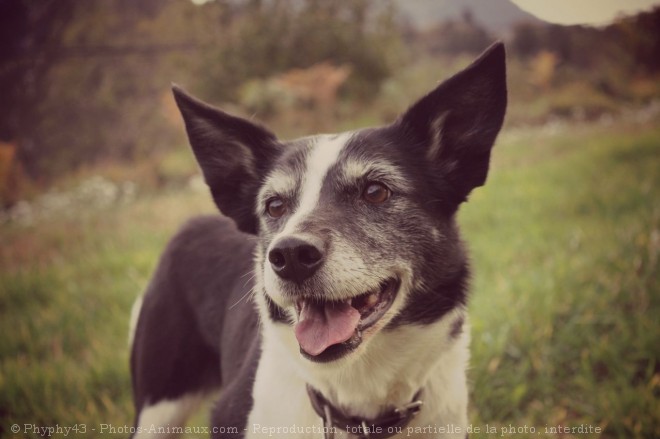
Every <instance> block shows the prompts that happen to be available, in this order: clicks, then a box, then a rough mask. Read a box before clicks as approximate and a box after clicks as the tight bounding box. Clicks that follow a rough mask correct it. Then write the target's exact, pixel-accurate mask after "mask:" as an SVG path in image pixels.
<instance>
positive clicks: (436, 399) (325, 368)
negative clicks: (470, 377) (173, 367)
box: [246, 309, 469, 439]
mask: <svg viewBox="0 0 660 439" xmlns="http://www.w3.org/2000/svg"><path fill="white" fill-rule="evenodd" d="M459 317H462V318H466V317H465V316H464V311H463V310H462V309H457V310H455V311H453V312H451V313H449V314H447V315H446V316H444V317H443V318H442V319H441V320H440V321H438V322H436V323H434V324H432V325H424V326H417V325H412V326H408V327H402V328H399V329H396V330H394V331H389V332H387V333H382V334H379V335H378V336H377V337H374V339H373V340H372V342H371V343H370V345H369V346H368V349H367V350H366V351H365V352H362V353H356V354H357V355H356V354H353V355H351V357H349V358H347V359H345V360H341V361H338V362H333V363H329V364H315V363H312V362H310V361H309V360H306V359H304V358H303V357H302V356H301V355H300V353H299V351H298V349H299V348H298V343H297V342H296V340H295V337H294V335H293V331H292V330H291V328H290V327H287V326H285V325H282V324H273V323H272V322H269V321H268V322H264V325H263V327H262V331H263V334H262V336H263V351H262V357H261V359H260V362H259V367H258V369H257V375H256V380H255V384H254V389H253V401H254V404H253V409H252V411H251V413H250V416H249V419H248V425H247V426H246V427H247V432H246V433H247V434H246V437H247V438H256V437H281V438H323V434H322V426H323V423H322V421H321V419H320V418H319V417H318V415H317V414H316V413H315V412H314V410H313V408H312V406H311V403H310V401H309V398H308V395H307V391H306V385H307V384H310V385H312V386H313V387H314V388H316V389H318V390H319V391H321V392H322V393H323V395H324V396H325V397H326V398H328V399H330V400H332V401H333V403H334V404H336V405H338V406H340V407H342V408H343V409H344V410H347V411H348V412H349V413H351V414H352V415H359V416H363V417H367V418H371V417H374V416H376V415H377V414H378V411H379V410H381V408H382V407H383V404H384V403H389V404H393V405H397V406H398V405H403V404H405V403H407V402H409V401H410V400H411V399H412V398H413V396H414V394H415V393H416V392H417V391H418V390H419V389H420V388H422V389H423V393H422V396H421V399H422V400H423V402H424V405H423V408H422V410H421V412H420V413H419V414H418V415H417V417H415V418H414V419H413V420H412V421H411V422H410V424H408V425H407V426H406V427H404V428H403V430H402V432H401V434H399V435H398V436H396V437H415V438H454V437H456V438H464V437H465V432H466V430H465V429H466V427H467V399H468V398H467V384H466V377H465V370H466V367H467V362H468V355H469V353H468V344H469V328H468V323H467V322H465V324H464V326H463V331H462V333H461V335H459V336H458V337H457V338H451V337H450V335H449V334H450V333H451V326H452V323H453V322H455V321H456V319H457V318H459ZM352 357H356V358H352ZM447 431H451V432H452V433H450V434H448V433H447ZM337 433H338V434H337V435H336V436H335V437H336V438H337V439H339V438H342V437H354V436H348V435H346V434H344V432H343V431H342V430H337Z"/></svg>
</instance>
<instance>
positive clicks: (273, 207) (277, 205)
mask: <svg viewBox="0 0 660 439" xmlns="http://www.w3.org/2000/svg"><path fill="white" fill-rule="evenodd" d="M266 212H267V213H268V215H269V216H270V217H271V218H280V217H281V216H282V215H284V212H286V204H284V201H282V199H281V198H278V197H274V198H271V199H270V200H268V201H266Z"/></svg>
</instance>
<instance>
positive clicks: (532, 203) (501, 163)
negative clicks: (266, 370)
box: [0, 120, 660, 438]
mask: <svg viewBox="0 0 660 439" xmlns="http://www.w3.org/2000/svg"><path fill="white" fill-rule="evenodd" d="M658 122H659V121H658V120H655V121H652V122H651V123H647V124H633V123H616V124H614V125H612V126H608V127H606V126H600V125H591V126H587V127H578V126H574V125H571V126H566V127H560V128H559V129H558V130H555V131H551V130H548V129H541V128H537V129H531V128H530V129H525V130H515V131H514V130H510V131H506V130H505V132H504V134H503V135H502V136H501V137H500V139H499V141H498V144H497V146H496V149H495V153H494V158H493V167H492V171H491V174H490V176H489V181H488V184H487V185H486V186H485V187H484V188H481V189H478V190H477V191H476V192H475V193H474V194H473V196H472V198H471V200H470V201H469V203H467V204H466V205H465V206H464V207H463V209H462V211H461V213H460V223H461V224H462V228H463V232H464V235H465V238H466V241H467V242H468V243H469V247H470V249H471V252H472V258H473V266H474V272H475V276H474V281H473V295H472V300H471V304H470V310H471V316H472V317H471V322H472V326H473V341H472V358H473V359H472V364H471V370H470V373H469V377H470V382H471V386H472V390H473V392H472V400H471V421H472V422H473V427H474V428H479V429H480V433H479V434H475V436H476V437H496V436H497V437H501V435H502V433H504V436H515V437H530V436H533V437H599V436H600V437H604V438H615V437H616V438H619V437H620V438H635V437H636V438H652V437H660V360H659V358H660V355H659V354H660V291H659V288H658V282H657V277H658V253H659V250H660V172H659V170H660V128H658V126H659V125H660V124H658ZM209 199H210V197H208V196H207V195H206V194H205V193H202V192H198V191H193V190H188V189H178V190H172V191H168V192H164V193H155V194H153V193H152V194H143V195H140V196H138V198H137V199H136V201H134V202H132V203H130V204H126V205H117V206H115V207H113V208H111V209H104V210H97V211H90V212H87V211H84V210H82V211H80V212H79V213H80V215H78V216H76V218H70V217H68V218H67V217H59V216H54V217H52V218H48V219H47V220H41V221H39V222H37V223H35V224H34V225H28V226H22V225H19V224H5V225H3V226H0V334H1V335H0V436H2V437H8V438H9V437H37V436H38V434H36V433H29V432H28V433H24V432H21V433H19V434H13V433H11V426H12V425H13V424H19V425H21V426H23V424H36V425H37V426H55V425H56V424H59V425H60V426H73V425H76V424H78V425H79V426H80V425H81V424H84V425H85V428H86V436H90V437H93V436H102V434H101V431H100V428H101V424H112V425H113V426H115V427H120V426H124V425H131V422H132V403H131V391H130V378H129V373H128V349H127V333H128V315H129V312H130V307H131V304H132V302H133V300H134V299H135V297H136V296H137V295H138V294H139V293H140V291H141V290H142V289H143V288H144V286H145V285H146V282H147V281H148V278H149V275H150V272H151V270H152V269H153V268H154V266H155V264H156V262H157V258H158V255H159V253H160V251H161V250H162V248H163V246H164V245H165V243H166V241H167V239H168V237H169V236H171V234H172V233H173V232H174V230H176V228H177V227H178V226H179V225H180V224H181V223H182V222H183V221H185V219H186V218H188V217H189V216H191V215H194V214H197V213H201V212H210V211H212V210H213V206H212V205H211V203H210V201H209ZM580 425H583V426H586V427H589V426H591V427H593V428H596V427H598V428H600V429H602V433H601V434H600V435H598V434H591V435H586V436H585V435H583V434H579V433H575V434H570V433H569V434H564V433H558V432H559V430H558V429H557V428H558V426H562V427H572V426H580ZM486 426H488V428H489V429H490V432H486ZM21 428H23V427H21ZM81 428H82V427H80V428H79V430H80V429H81ZM493 428H495V433H492V431H493V430H492V429H493ZM502 428H506V430H505V431H503V430H502ZM524 428H527V429H528V432H529V431H530V429H531V428H535V429H536V430H535V432H534V433H533V434H532V433H520V432H521V431H523V429H524ZM553 428H555V429H557V430H552V429H553ZM92 429H95V430H96V431H92ZM511 429H513V430H511ZM513 431H515V432H516V433H515V434H510V433H513ZM103 436H107V435H103ZM121 436H122V437H123V436H125V435H121Z"/></svg>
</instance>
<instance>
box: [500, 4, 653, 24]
mask: <svg viewBox="0 0 660 439" xmlns="http://www.w3.org/2000/svg"><path fill="white" fill-rule="evenodd" d="M511 1H513V3H515V4H517V5H518V6H519V7H520V8H521V9H523V10H525V11H527V12H529V13H530V14H532V15H535V16H537V17H538V18H540V19H542V20H545V21H549V22H552V23H558V24H593V25H605V24H609V23H610V22H612V20H613V19H615V18H616V17H617V16H618V15H621V14H625V15H632V14H635V13H637V12H639V11H642V10H648V9H651V8H652V7H653V6H656V5H657V6H660V0H511Z"/></svg>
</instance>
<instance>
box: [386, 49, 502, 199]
mask: <svg viewBox="0 0 660 439" xmlns="http://www.w3.org/2000/svg"><path fill="white" fill-rule="evenodd" d="M506 101H507V91H506V65H505V52H504V45H503V44H502V43H495V44H493V45H492V46H491V47H490V48H488V49H487V50H486V51H485V52H484V53H483V54H482V55H481V56H480V57H479V58H478V59H477V60H476V61H474V62H473V63H472V64H471V65H470V66H468V67H467V68H466V69H465V70H463V71H461V72H459V73H458V74H456V75H454V76H453V77H451V78H449V79H448V80H446V81H445V82H443V83H442V84H440V86H438V87H437V88H436V89H435V90H433V91H432V92H431V93H429V94H428V95H426V96H425V97H423V98H422V99H420V100H419V101H418V102H417V103H415V104H414V105H413V106H412V107H411V108H410V109H409V110H408V111H407V112H406V113H405V114H404V115H403V116H402V117H401V118H400V119H399V120H398V121H397V122H396V124H395V125H398V126H399V127H400V129H403V130H404V132H405V134H406V136H407V137H409V138H412V139H414V140H413V142H414V144H415V145H416V152H417V153H422V154H424V155H425V156H426V158H427V160H429V161H431V162H432V166H433V167H434V169H435V172H438V173H439V175H438V177H439V178H441V179H443V180H444V181H446V182H448V183H449V185H450V187H451V192H452V193H453V194H454V195H455V199H454V200H453V201H455V202H456V203H457V204H458V203H460V202H462V201H465V200H466V199H467V196H468V195H469V193H470V191H471V190H472V189H474V188H475V187H477V186H481V185H483V184H484V183H485V181H486V176H487V174H488V165H489V161H490V150H491V148H492V146H493V143H494V142H495V138H496V137H497V134H498V132H499V131H500V128H501V127H502V122H503V121H504V113H505V111H506ZM452 198H454V197H453V196H452Z"/></svg>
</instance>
